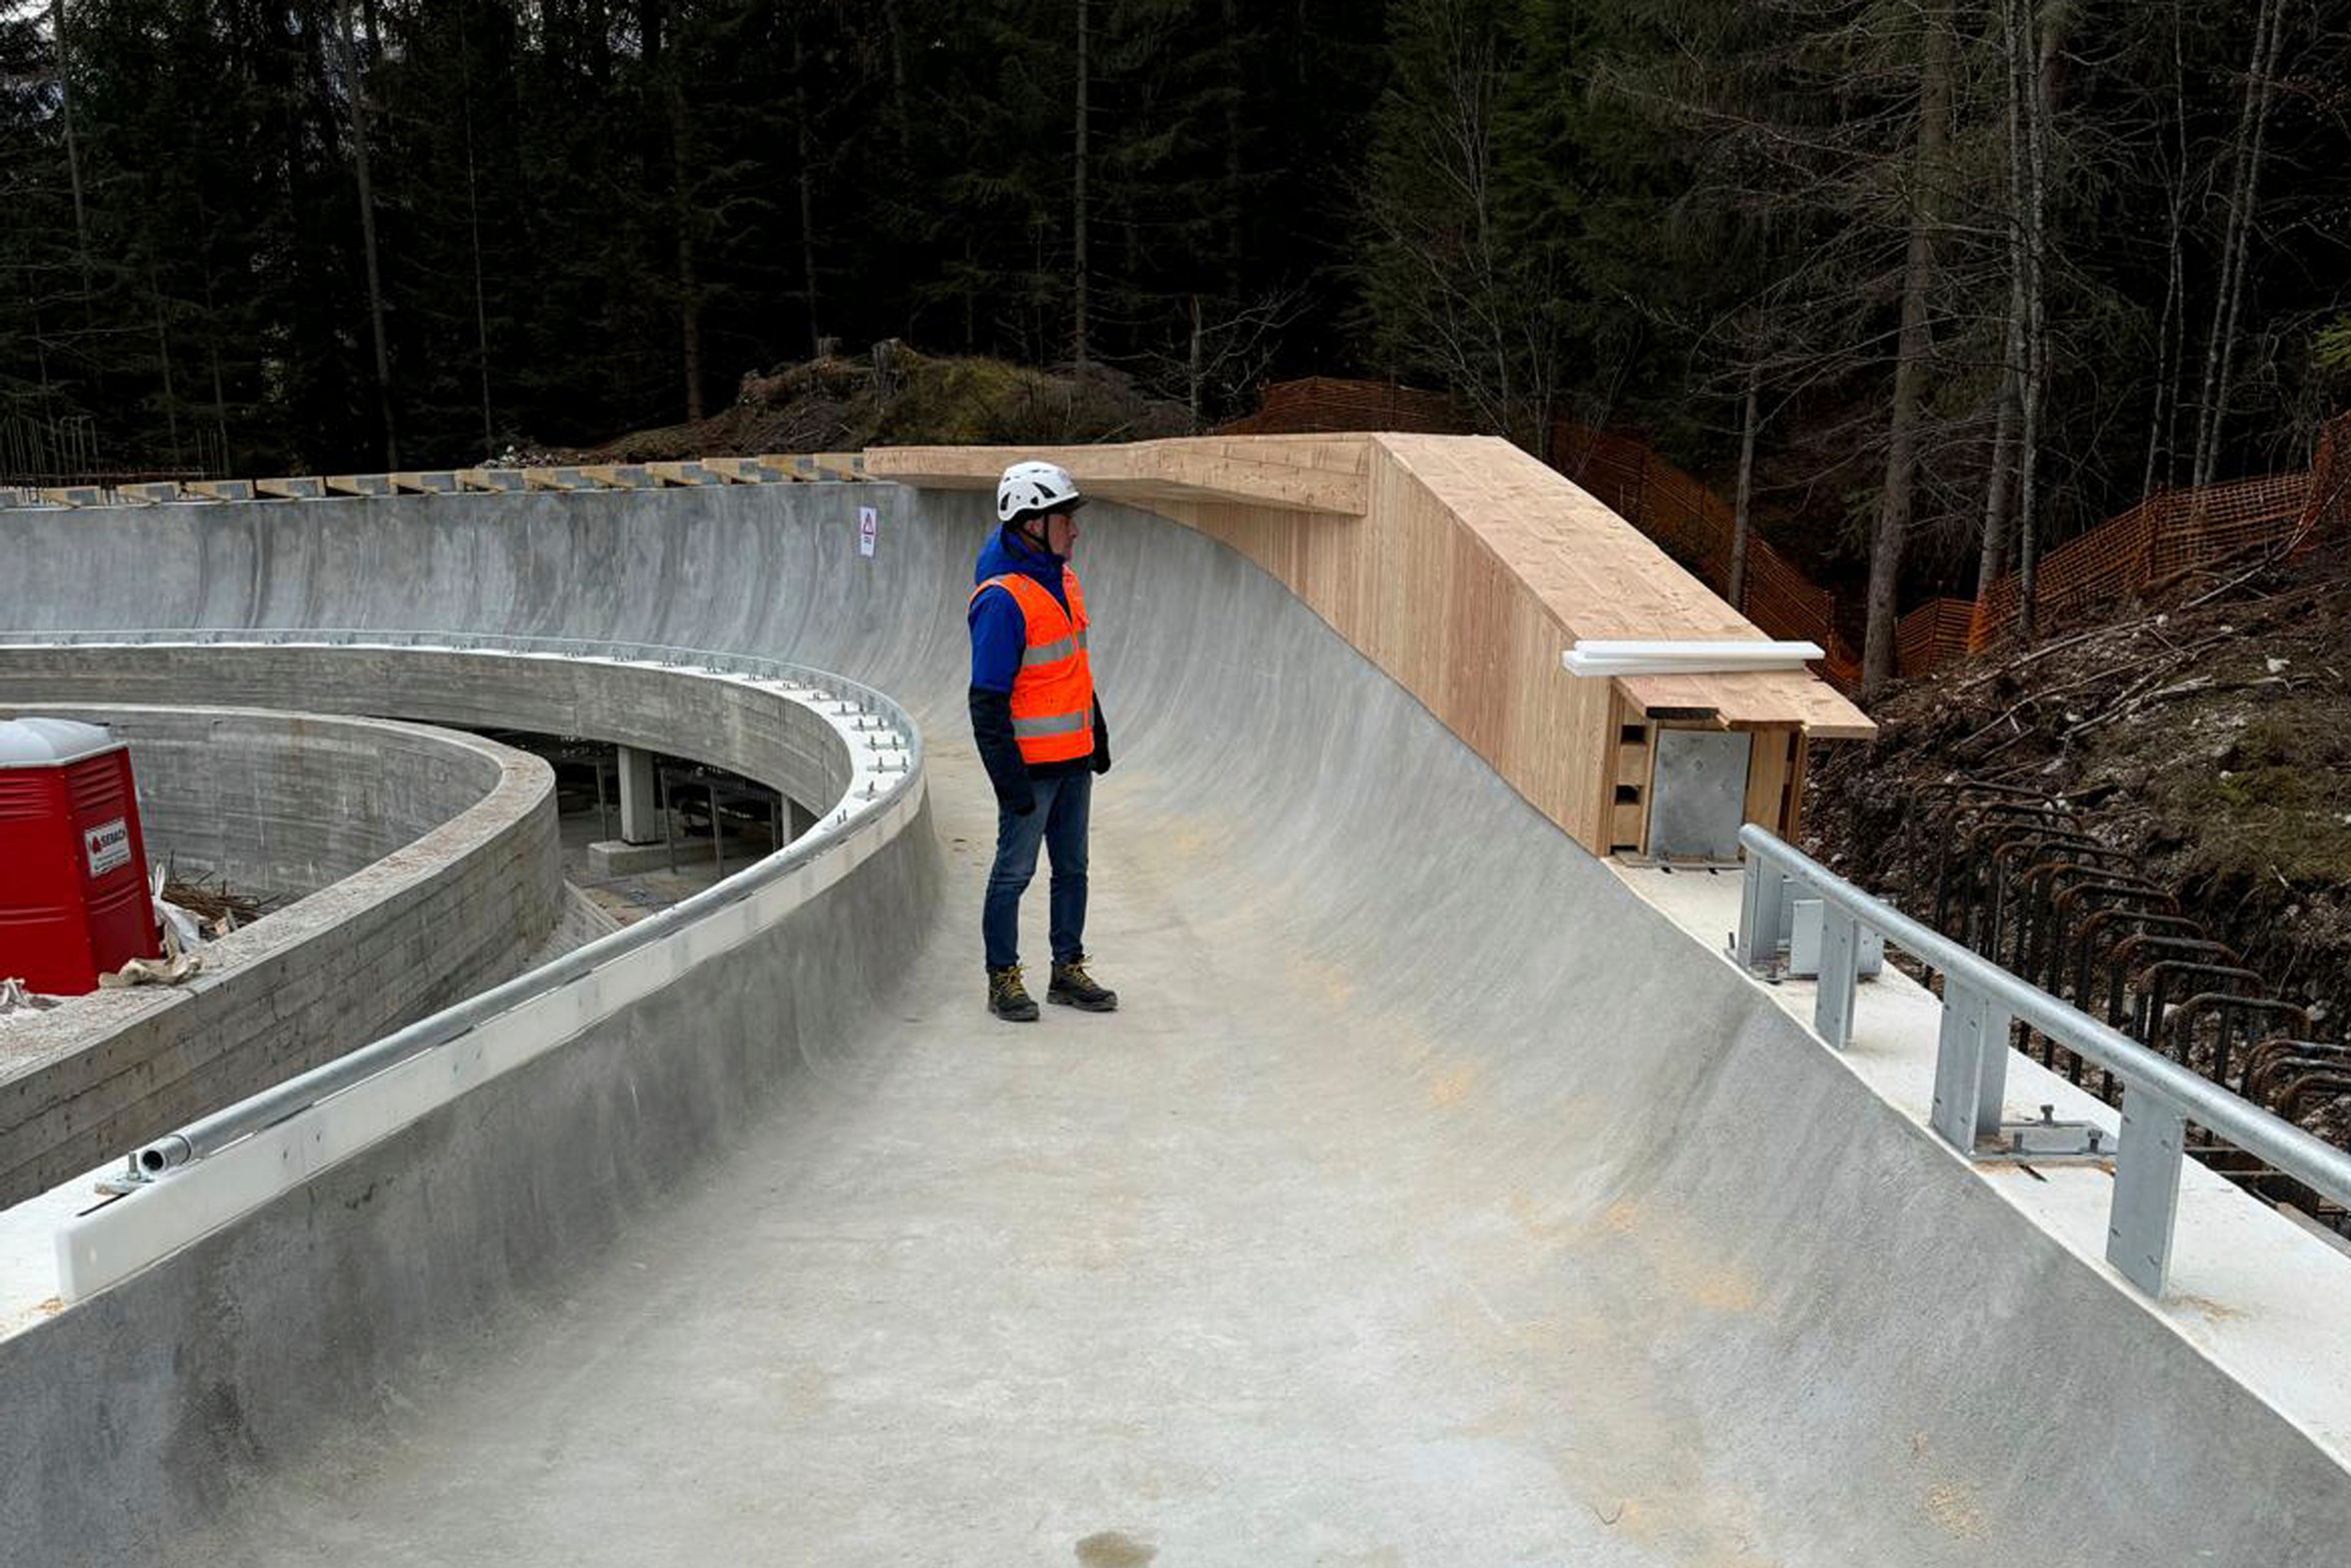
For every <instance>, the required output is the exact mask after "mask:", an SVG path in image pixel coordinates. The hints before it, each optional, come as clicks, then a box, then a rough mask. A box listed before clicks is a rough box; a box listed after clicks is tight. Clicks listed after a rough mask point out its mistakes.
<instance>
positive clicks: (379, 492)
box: [324, 474, 392, 496]
mask: <svg viewBox="0 0 2351 1568" xmlns="http://www.w3.org/2000/svg"><path fill="white" fill-rule="evenodd" d="M324 483H325V485H326V486H327V493H328V494H329V495H330V496H389V495H391V494H392V476H391V475H389V474H332V475H329V476H328V477H327V478H326V480H325V481H324Z"/></svg>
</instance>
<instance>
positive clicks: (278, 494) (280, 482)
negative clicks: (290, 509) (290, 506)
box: [253, 474, 327, 501]
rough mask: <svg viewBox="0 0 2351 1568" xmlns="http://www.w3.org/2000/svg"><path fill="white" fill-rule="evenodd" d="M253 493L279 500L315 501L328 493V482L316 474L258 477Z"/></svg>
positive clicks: (254, 483)
mask: <svg viewBox="0 0 2351 1568" xmlns="http://www.w3.org/2000/svg"><path fill="white" fill-rule="evenodd" d="M253 493H254V494H255V495H256V496H261V497H267V498H269V499H271V500H277V501H315V500H317V499H319V497H321V496H324V495H325V494H326V493H327V484H326V481H325V480H323V479H320V478H319V477H318V476H315V475H308V474H305V475H299V476H295V477H291V478H281V479H256V480H255V481H254V482H253Z"/></svg>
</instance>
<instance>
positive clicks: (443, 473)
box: [389, 468, 459, 496]
mask: <svg viewBox="0 0 2351 1568" xmlns="http://www.w3.org/2000/svg"><path fill="white" fill-rule="evenodd" d="M389 477H390V478H391V480H392V488H393V489H394V490H396V491H398V492H399V493H400V494H402V495H403V496H454V495H455V494H456V493H457V491H458V488H459V486H458V484H457V476H456V475H455V473H454V472H452V471H451V470H449V469H445V468H435V469H430V470H427V471H426V472H423V473H409V474H393V475H391V476H389Z"/></svg>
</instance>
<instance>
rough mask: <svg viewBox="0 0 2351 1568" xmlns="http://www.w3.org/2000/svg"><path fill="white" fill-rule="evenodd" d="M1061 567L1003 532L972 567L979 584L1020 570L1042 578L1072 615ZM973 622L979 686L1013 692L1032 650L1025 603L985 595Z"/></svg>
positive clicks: (974, 679) (974, 608) (974, 607)
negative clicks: (1024, 655) (1023, 608)
mask: <svg viewBox="0 0 2351 1568" xmlns="http://www.w3.org/2000/svg"><path fill="white" fill-rule="evenodd" d="M1061 565H1062V563H1061V559H1060V558H1058V557H1055V556H1050V555H1047V554H1046V553H1045V552H1044V551H1042V550H1038V549H1029V546H1028V545H1026V544H1025V543H1023V542H1022V541H1020V540H1019V539H1017V538H1012V537H1011V535H1010V534H1009V533H1008V532H1007V531H1006V530H1005V529H1003V528H998V529H997V530H996V531H995V532H994V533H992V534H990V535H988V536H987V543H986V544H984V545H982V546H980V547H979V559H978V561H977V563H976V564H975V565H974V566H973V567H972V570H971V580H972V582H973V583H974V584H975V585H977V584H979V583H983V582H986V581H987V580H988V579H989V578H991V577H1002V576H1004V575H1005V574H1006V573H1008V572H1015V571H1017V572H1019V573H1020V574H1021V575H1022V576H1024V577H1031V578H1034V579H1036V580H1037V581H1038V582H1039V583H1040V585H1041V586H1042V587H1043V588H1044V590H1045V591H1046V592H1048V593H1050V594H1051V595H1052V596H1053V602H1054V603H1056V604H1059V605H1060V606H1061V608H1062V609H1063V610H1064V611H1067V610H1068V609H1069V608H1070V601H1069V598H1068V596H1067V595H1065V594H1064V593H1063V592H1062V591H1061ZM967 619H968V620H969V621H970V622H971V684H972V686H973V688H974V689H975V690H977V691H983V692H1005V693H1009V692H1010V691H1011V690H1012V682H1013V679H1014V677H1015V676H1017V675H1019V674H1020V655H1021V654H1022V653H1026V652H1027V651H1028V647H1029V628H1028V624H1027V622H1024V621H1023V620H1022V619H1021V616H1020V606H1019V602H1018V601H1015V600H1014V599H1013V597H1012V595H1010V594H1008V593H983V594H981V595H980V596H979V597H978V598H977V599H975V600H973V601H972V603H971V612H970V614H969V616H968V617H967Z"/></svg>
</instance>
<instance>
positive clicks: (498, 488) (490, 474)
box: [457, 468, 530, 496]
mask: <svg viewBox="0 0 2351 1568" xmlns="http://www.w3.org/2000/svg"><path fill="white" fill-rule="evenodd" d="M457 485H458V487H459V488H460V489H464V490H477V491H485V492H487V493H489V494H492V495H500V496H512V495H516V494H517V493H519V492H521V491H523V490H527V489H528V488H529V487H530V486H529V481H528V476H526V474H525V471H524V470H522V469H520V468H460V469H458V470H457Z"/></svg>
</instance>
